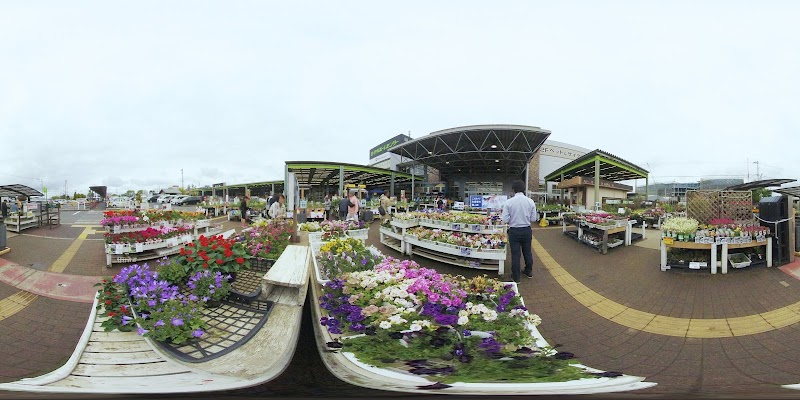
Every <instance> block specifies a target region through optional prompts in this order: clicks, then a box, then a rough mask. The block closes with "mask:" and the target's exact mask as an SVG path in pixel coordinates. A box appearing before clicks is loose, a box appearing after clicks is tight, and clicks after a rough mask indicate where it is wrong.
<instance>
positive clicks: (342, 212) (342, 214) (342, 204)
mask: <svg viewBox="0 0 800 400" xmlns="http://www.w3.org/2000/svg"><path fill="white" fill-rule="evenodd" d="M349 205H350V198H349V197H347V192H345V193H344V194H343V195H342V198H341V199H340V200H339V220H342V221H344V219H345V218H347V207H348V206H349Z"/></svg>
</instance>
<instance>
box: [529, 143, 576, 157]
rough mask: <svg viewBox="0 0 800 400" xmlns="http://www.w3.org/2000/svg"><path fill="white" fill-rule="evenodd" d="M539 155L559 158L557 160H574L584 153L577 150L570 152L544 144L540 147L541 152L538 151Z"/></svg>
mask: <svg viewBox="0 0 800 400" xmlns="http://www.w3.org/2000/svg"><path fill="white" fill-rule="evenodd" d="M539 154H541V155H543V156H551V157H559V158H566V159H568V160H574V159H576V158H578V157H580V156H582V155H584V154H586V153H584V152H582V151H577V150H570V149H567V148H564V147H557V146H548V145H546V144H545V145H542V148H541V150H539Z"/></svg>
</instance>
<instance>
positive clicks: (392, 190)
mask: <svg viewBox="0 0 800 400" xmlns="http://www.w3.org/2000/svg"><path fill="white" fill-rule="evenodd" d="M389 197H394V172H392V176H391V178H389Z"/></svg>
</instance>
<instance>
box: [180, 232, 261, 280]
mask: <svg viewBox="0 0 800 400" xmlns="http://www.w3.org/2000/svg"><path fill="white" fill-rule="evenodd" d="M250 257H251V256H250V254H249V253H248V252H247V249H246V248H245V245H244V244H243V243H242V242H241V241H237V240H234V239H225V238H223V237H222V235H215V236H211V237H206V236H204V235H201V236H200V238H198V239H197V240H195V241H193V242H192V243H189V244H187V245H186V247H184V248H181V250H180V253H179V255H178V258H177V261H178V262H179V263H181V264H182V265H183V266H184V270H185V271H186V272H187V273H188V274H194V273H196V272H198V271H203V270H210V271H220V272H224V273H226V274H229V273H232V272H233V273H235V272H238V271H239V270H241V269H247V268H250Z"/></svg>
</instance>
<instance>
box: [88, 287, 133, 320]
mask: <svg viewBox="0 0 800 400" xmlns="http://www.w3.org/2000/svg"><path fill="white" fill-rule="evenodd" d="M94 286H100V290H99V291H98V292H97V300H98V301H97V307H96V308H97V311H98V314H100V315H103V316H105V317H108V318H107V319H106V320H104V321H103V322H102V323H101V324H100V326H102V327H103V330H105V331H106V332H110V331H113V330H114V329H118V330H120V331H123V332H129V331H131V330H132V329H133V324H130V323H129V324H125V325H123V324H122V317H123V316H128V317H130V316H131V315H132V311H131V307H130V305H129V304H128V290H127V288H125V287H123V286H122V285H119V284H116V283H114V282H113V281H112V280H111V279H103V282H100V283H97V284H95V285H94Z"/></svg>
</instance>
